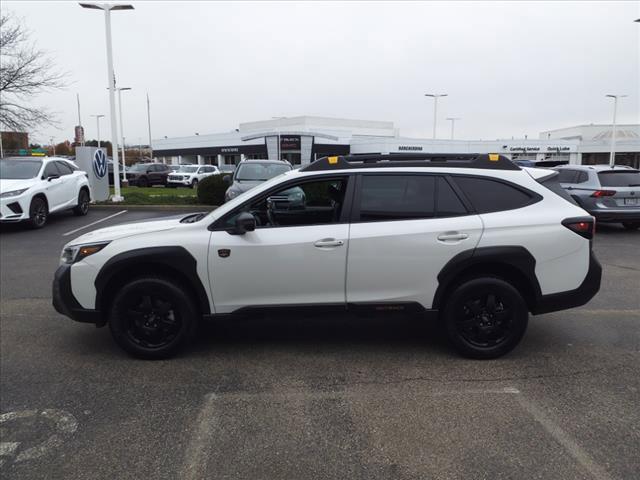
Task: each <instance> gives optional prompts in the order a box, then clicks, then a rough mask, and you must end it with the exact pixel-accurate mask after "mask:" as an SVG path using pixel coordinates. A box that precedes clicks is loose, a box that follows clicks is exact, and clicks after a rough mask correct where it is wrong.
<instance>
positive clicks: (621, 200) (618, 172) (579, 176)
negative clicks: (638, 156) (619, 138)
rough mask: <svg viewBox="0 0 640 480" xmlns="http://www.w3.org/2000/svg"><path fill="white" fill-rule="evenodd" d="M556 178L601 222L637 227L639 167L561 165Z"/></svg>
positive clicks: (639, 213)
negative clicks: (637, 168)
mask: <svg viewBox="0 0 640 480" xmlns="http://www.w3.org/2000/svg"><path fill="white" fill-rule="evenodd" d="M554 170H557V171H558V172H560V173H559V175H558V182H560V185H561V186H562V187H563V188H564V189H565V190H566V191H567V192H568V193H569V195H571V196H572V197H573V199H574V200H575V201H576V202H577V203H578V205H580V206H581V207H582V208H584V209H585V210H586V211H587V212H589V213H590V214H591V215H593V216H594V217H596V219H597V220H598V221H599V222H603V223H622V225H624V227H625V228H627V229H629V230H635V229H638V228H640V170H636V169H633V168H631V167H627V166H624V165H615V166H614V167H610V166H609V165H563V166H559V167H556V168H555V169H554Z"/></svg>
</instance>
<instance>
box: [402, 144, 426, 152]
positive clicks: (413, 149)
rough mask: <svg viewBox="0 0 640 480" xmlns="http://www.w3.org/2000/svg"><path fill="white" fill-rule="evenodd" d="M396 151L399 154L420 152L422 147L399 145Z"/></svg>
mask: <svg viewBox="0 0 640 480" xmlns="http://www.w3.org/2000/svg"><path fill="white" fill-rule="evenodd" d="M398 150H400V151H401V152H421V151H422V147H421V146H420V145H400V146H399V147H398Z"/></svg>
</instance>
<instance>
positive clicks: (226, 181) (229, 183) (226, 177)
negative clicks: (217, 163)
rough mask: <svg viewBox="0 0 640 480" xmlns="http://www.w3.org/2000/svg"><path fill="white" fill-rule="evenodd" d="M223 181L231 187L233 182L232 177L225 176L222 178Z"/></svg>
mask: <svg viewBox="0 0 640 480" xmlns="http://www.w3.org/2000/svg"><path fill="white" fill-rule="evenodd" d="M222 181H223V182H224V183H226V184H227V185H231V184H232V183H233V182H232V181H231V175H225V176H224V177H222Z"/></svg>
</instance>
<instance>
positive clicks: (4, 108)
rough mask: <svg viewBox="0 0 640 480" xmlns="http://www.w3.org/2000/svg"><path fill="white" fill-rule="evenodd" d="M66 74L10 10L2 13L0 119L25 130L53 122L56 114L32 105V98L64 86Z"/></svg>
mask: <svg viewBox="0 0 640 480" xmlns="http://www.w3.org/2000/svg"><path fill="white" fill-rule="evenodd" d="M64 77H65V74H64V73H63V72H61V71H59V70H58V69H57V68H56V67H55V64H54V62H53V60H52V59H51V58H50V57H49V56H48V55H47V54H46V52H44V51H42V50H39V49H37V48H36V47H35V45H34V44H33V43H32V42H31V41H30V40H29V32H28V31H27V30H25V28H24V26H23V25H22V24H20V22H19V21H17V19H16V18H15V17H14V16H13V15H11V14H7V13H3V14H2V15H1V16H0V123H1V124H2V126H3V127H4V128H6V129H8V130H13V131H26V130H28V129H32V128H34V127H36V126H38V125H41V124H46V123H52V122H53V121H54V118H53V114H52V113H51V112H50V111H49V110H47V109H46V108H44V107H38V106H33V105H32V104H31V102H32V101H33V98H34V97H35V96H37V95H39V94H41V93H43V92H46V91H50V90H52V89H58V88H63V87H64Z"/></svg>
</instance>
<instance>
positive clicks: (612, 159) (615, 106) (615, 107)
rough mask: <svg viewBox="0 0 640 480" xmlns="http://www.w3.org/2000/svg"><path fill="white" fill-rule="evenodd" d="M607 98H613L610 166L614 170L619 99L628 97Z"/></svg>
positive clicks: (611, 96) (615, 96) (614, 96)
mask: <svg viewBox="0 0 640 480" xmlns="http://www.w3.org/2000/svg"><path fill="white" fill-rule="evenodd" d="M605 97H609V98H613V129H612V130H613V131H612V132H611V153H610V154H609V165H610V166H611V168H613V166H614V165H615V163H616V113H617V110H618V99H619V98H624V97H626V95H610V94H607V95H605Z"/></svg>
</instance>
